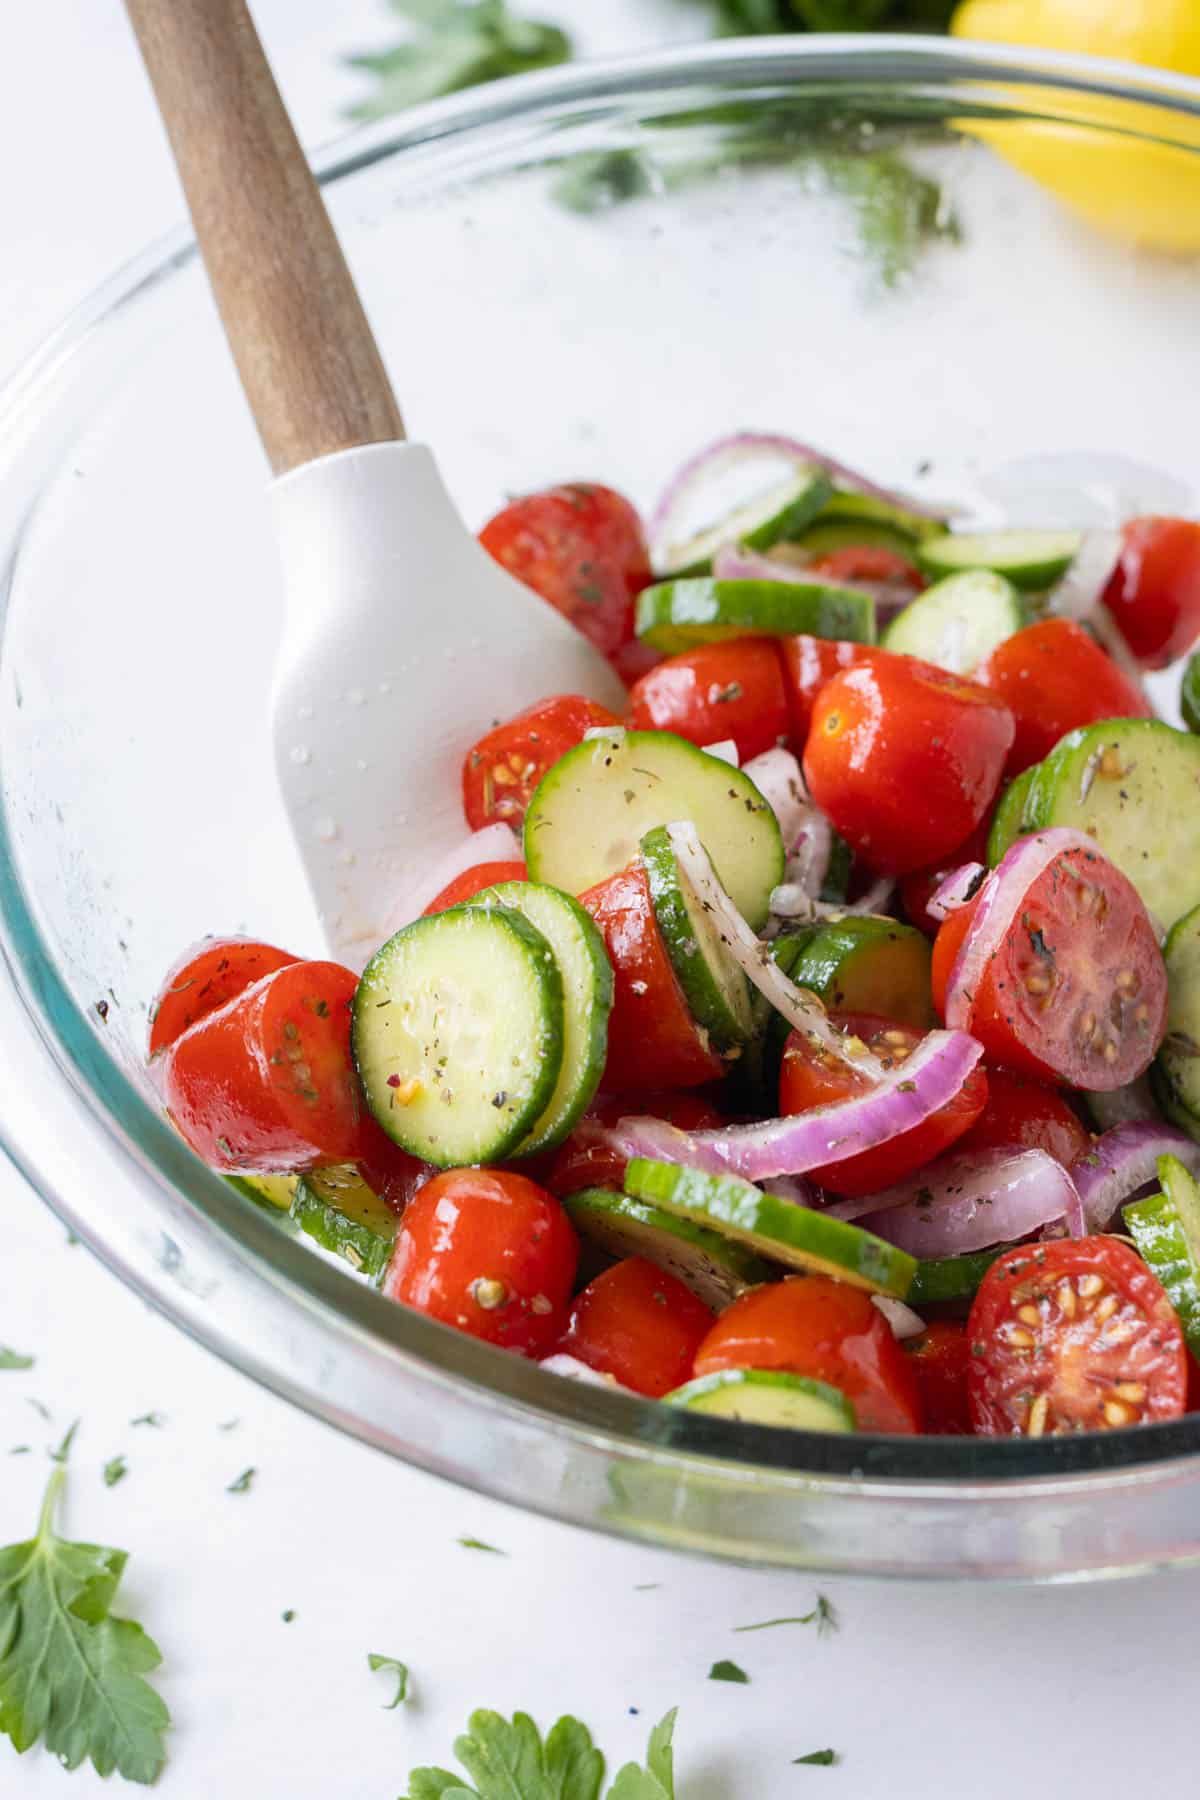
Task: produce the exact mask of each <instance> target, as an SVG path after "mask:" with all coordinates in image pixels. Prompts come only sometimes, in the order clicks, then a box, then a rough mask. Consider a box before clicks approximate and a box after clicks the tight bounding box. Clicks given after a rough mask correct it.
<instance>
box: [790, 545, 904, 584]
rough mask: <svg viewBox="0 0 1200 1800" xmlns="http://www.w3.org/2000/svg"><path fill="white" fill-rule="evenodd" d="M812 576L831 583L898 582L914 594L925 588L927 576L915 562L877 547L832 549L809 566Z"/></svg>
mask: <svg viewBox="0 0 1200 1800" xmlns="http://www.w3.org/2000/svg"><path fill="white" fill-rule="evenodd" d="M808 573H809V574H810V575H821V576H823V577H824V578H825V579H826V580H827V581H878V582H889V583H890V582H895V583H897V584H898V585H903V586H904V587H910V588H911V589H912V591H913V593H914V594H919V593H920V592H921V590H922V589H923V588H924V586H925V577H924V576H923V575H922V573H921V571H920V569H918V568H917V566H916V564H915V563H911V562H909V560H908V558H907V557H906V556H900V555H898V554H897V552H896V551H895V550H885V549H884V548H883V547H882V545H877V544H847V545H846V546H845V548H844V549H842V550H830V551H829V552H828V554H827V555H825V556H818V557H816V558H815V560H814V561H813V562H811V563H810V564H809V566H808Z"/></svg>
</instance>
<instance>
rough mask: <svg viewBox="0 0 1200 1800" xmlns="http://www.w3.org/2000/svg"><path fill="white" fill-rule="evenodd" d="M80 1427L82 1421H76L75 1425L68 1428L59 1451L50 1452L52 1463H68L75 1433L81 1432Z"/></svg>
mask: <svg viewBox="0 0 1200 1800" xmlns="http://www.w3.org/2000/svg"><path fill="white" fill-rule="evenodd" d="M79 1426H80V1421H79V1420H78V1419H76V1421H75V1423H74V1424H73V1425H71V1426H69V1427H68V1429H67V1432H66V1434H65V1436H64V1437H63V1441H62V1443H61V1444H60V1445H59V1446H58V1448H57V1450H51V1451H50V1452H49V1456H50V1461H51V1462H56V1463H65V1462H66V1460H67V1458H68V1457H69V1456H70V1454H71V1445H72V1444H73V1443H74V1442H75V1433H76V1432H77V1431H78V1430H79Z"/></svg>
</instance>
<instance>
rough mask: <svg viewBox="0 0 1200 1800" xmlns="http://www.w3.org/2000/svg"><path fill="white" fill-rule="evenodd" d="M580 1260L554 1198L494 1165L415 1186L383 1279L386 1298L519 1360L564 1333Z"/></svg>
mask: <svg viewBox="0 0 1200 1800" xmlns="http://www.w3.org/2000/svg"><path fill="white" fill-rule="evenodd" d="M578 1260H579V1245H578V1242H577V1240H576V1237H575V1233H574V1231H573V1230H572V1228H571V1224H570V1221H569V1220H568V1218H567V1215H566V1213H565V1212H564V1211H563V1209H562V1207H561V1206H560V1205H559V1203H558V1201H557V1200H556V1199H555V1198H554V1196H553V1195H552V1194H548V1193H547V1192H546V1191H545V1189H544V1188H540V1187H538V1186H537V1185H536V1183H535V1182H532V1181H528V1180H527V1179H526V1178H525V1176H523V1175H514V1174H511V1173H509V1172H507V1171H501V1170H496V1169H447V1170H445V1171H444V1172H443V1173H442V1174H440V1175H435V1176H434V1177H433V1179H432V1180H431V1181H427V1182H426V1183H425V1185H424V1186H423V1187H422V1188H420V1189H419V1190H418V1192H417V1193H416V1194H415V1195H414V1196H413V1198H412V1200H410V1202H409V1204H408V1208H407V1210H406V1211H405V1214H404V1217H403V1219H402V1220H401V1221H400V1228H399V1230H398V1231H397V1233H396V1247H395V1249H394V1250H393V1251H392V1256H391V1260H390V1262H389V1263H388V1266H387V1270H386V1272H385V1274H384V1278H383V1284H382V1285H383V1292H384V1293H385V1294H386V1295H387V1297H388V1298H389V1300H400V1301H402V1302H403V1303H404V1305H406V1306H413V1307H416V1309H417V1310H418V1312H424V1313H428V1314H429V1315H430V1317H431V1318H434V1319H440V1320H441V1321H442V1323H443V1324H444V1325H454V1326H456V1327H457V1329H458V1330H459V1331H465V1332H467V1333H468V1334H469V1335H470V1336H471V1337H477V1338H483V1339H484V1341H485V1342H487V1343H489V1344H502V1345H503V1346H504V1348H505V1349H507V1350H517V1351H519V1352H520V1353H521V1354H522V1355H524V1356H545V1355H548V1354H549V1351H550V1347H551V1345H552V1344H554V1342H555V1341H556V1340H557V1338H558V1337H559V1336H560V1335H561V1333H562V1329H563V1325H564V1323H565V1321H566V1313H567V1304H568V1302H569V1300H570V1298H571V1286H572V1283H573V1282H574V1279H575V1266H576V1263H577V1262H578Z"/></svg>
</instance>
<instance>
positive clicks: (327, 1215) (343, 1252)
mask: <svg viewBox="0 0 1200 1800" xmlns="http://www.w3.org/2000/svg"><path fill="white" fill-rule="evenodd" d="M292 1218H293V1220H294V1221H295V1223H296V1224H297V1225H298V1226H299V1227H300V1230H301V1231H302V1232H304V1233H305V1235H306V1236H307V1237H310V1238H312V1240H313V1241H314V1243H317V1244H319V1245H320V1246H321V1248H322V1249H323V1250H330V1251H332V1252H333V1254H334V1255H335V1256H340V1257H341V1258H342V1260H343V1262H348V1263H349V1264H350V1267H351V1268H352V1269H355V1270H356V1271H357V1272H358V1273H359V1274H360V1275H365V1276H367V1278H368V1279H369V1280H371V1281H377V1280H378V1279H379V1277H380V1276H381V1275H382V1274H383V1271H384V1269H385V1268H386V1267H387V1263H388V1258H389V1257H390V1256H391V1254H392V1247H393V1245H394V1244H395V1241H396V1226H397V1223H398V1221H397V1218H396V1215H395V1213H394V1212H393V1211H392V1210H391V1208H390V1207H389V1206H387V1205H385V1203H384V1202H383V1201H382V1200H381V1199H380V1198H379V1197H378V1195H377V1194H376V1193H375V1192H374V1190H373V1189H372V1188H370V1187H368V1185H367V1183H366V1182H365V1181H364V1180H363V1178H362V1176H361V1175H360V1174H359V1172H358V1170H357V1169H356V1168H355V1167H354V1165H353V1163H346V1164H339V1165H338V1166H336V1167H334V1168H327V1169H317V1170H316V1171H315V1172H314V1173H313V1174H311V1175H305V1176H303V1177H302V1178H301V1180H300V1183H299V1185H298V1187H297V1189H296V1193H295V1196H294V1198H293V1200H292Z"/></svg>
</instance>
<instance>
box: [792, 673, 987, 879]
mask: <svg viewBox="0 0 1200 1800" xmlns="http://www.w3.org/2000/svg"><path fill="white" fill-rule="evenodd" d="M1013 731H1014V725H1013V717H1012V714H1011V713H1010V712H1009V710H1008V708H1007V707H1006V706H1004V705H1002V704H1001V702H1000V701H998V700H997V699H996V698H995V696H994V695H992V694H989V693H988V692H987V690H986V688H981V687H976V686H975V685H974V684H973V683H972V682H969V681H963V680H961V679H960V678H959V677H958V676H957V675H950V674H948V673H947V672H946V670H944V669H935V668H933V667H932V666H931V665H930V664H928V663H921V662H918V661H917V660H916V659H915V658H914V657H911V656H897V655H894V654H893V653H891V652H889V651H886V650H876V651H874V652H873V653H872V657H871V661H870V662H869V663H862V664H860V665H859V666H858V667H857V668H853V669H847V670H845V671H844V672H843V673H842V674H840V675H835V676H834V677H833V679H832V681H829V682H827V683H826V684H825V686H824V687H823V688H822V689H821V691H820V693H819V694H818V695H817V698H816V703H815V705H814V707H813V717H812V728H811V730H810V731H809V734H808V742H807V744H806V745H805V749H804V774H805V778H806V780H807V782H808V786H809V790H810V792H811V794H812V797H813V799H814V800H815V801H816V803H817V805H818V806H819V807H820V808H821V811H822V812H823V813H825V814H826V816H827V817H828V818H829V819H830V820H831V821H832V823H833V826H834V828H835V830H837V831H838V832H840V834H841V835H842V837H844V838H845V840H846V842H847V843H848V844H849V845H850V848H851V849H852V850H854V851H855V852H856V853H857V854H859V855H861V856H862V858H863V860H864V861H865V862H866V863H868V864H869V865H870V867H871V868H873V869H878V870H880V871H881V872H882V873H884V874H889V875H905V874H907V873H908V872H909V871H910V870H911V869H920V868H924V867H925V866H926V865H928V864H932V863H936V862H938V861H939V860H940V859H941V858H943V857H944V856H945V855H946V854H947V853H948V852H949V851H951V850H953V849H954V847H955V846H956V845H957V844H961V843H963V841H964V840H965V839H966V838H968V837H969V836H970V835H971V833H972V832H973V831H974V830H975V827H976V826H977V825H978V824H979V822H980V820H981V819H982V818H983V816H984V814H985V813H986V811H987V809H988V807H989V806H990V805H991V802H992V800H993V799H994V798H995V794H996V790H997V788H998V787H999V785H1000V777H1001V775H1002V774H1003V772H1004V764H1005V759H1006V758H1007V756H1008V752H1009V750H1010V749H1011V747H1012V741H1013Z"/></svg>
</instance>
